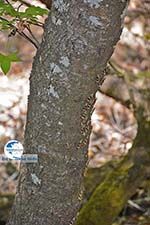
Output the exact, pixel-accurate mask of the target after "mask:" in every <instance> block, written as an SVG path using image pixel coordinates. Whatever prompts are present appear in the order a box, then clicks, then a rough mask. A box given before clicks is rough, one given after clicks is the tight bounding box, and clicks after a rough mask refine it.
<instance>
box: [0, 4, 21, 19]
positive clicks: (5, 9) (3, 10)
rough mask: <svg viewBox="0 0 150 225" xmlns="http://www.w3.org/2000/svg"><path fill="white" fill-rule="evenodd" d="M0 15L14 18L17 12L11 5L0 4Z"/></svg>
mask: <svg viewBox="0 0 150 225" xmlns="http://www.w3.org/2000/svg"><path fill="white" fill-rule="evenodd" d="M0 14H1V15H9V16H13V17H15V16H17V15H18V12H17V11H16V10H15V9H14V8H13V7H12V6H11V5H9V4H5V3H3V2H0Z"/></svg>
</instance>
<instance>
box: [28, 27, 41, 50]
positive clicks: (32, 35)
mask: <svg viewBox="0 0 150 225" xmlns="http://www.w3.org/2000/svg"><path fill="white" fill-rule="evenodd" d="M26 29H27V30H28V32H29V33H30V35H31V37H32V38H33V39H34V40H35V42H36V43H37V45H38V46H39V45H40V43H39V42H38V40H37V39H36V37H35V36H34V34H33V33H32V31H31V29H30V27H29V26H26Z"/></svg>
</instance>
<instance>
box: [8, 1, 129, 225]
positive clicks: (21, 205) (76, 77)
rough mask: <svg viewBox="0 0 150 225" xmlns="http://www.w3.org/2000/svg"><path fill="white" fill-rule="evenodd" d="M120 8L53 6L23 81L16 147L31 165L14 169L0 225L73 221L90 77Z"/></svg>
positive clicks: (105, 54) (110, 4)
mask: <svg viewBox="0 0 150 225" xmlns="http://www.w3.org/2000/svg"><path fill="white" fill-rule="evenodd" d="M125 6H126V1H123V0H114V1H110V0H103V1H101V0H96V1H87V0H84V1H83V0H82V1H81V0H78V1H73V0H72V1H70V0H64V1H54V4H53V9H52V12H51V14H50V15H49V17H48V19H47V21H46V25H45V33H44V37H43V40H42V44H41V46H40V48H39V49H38V51H37V54H36V57H35V59H34V63H33V69H32V72H31V77H30V95H29V102H28V115H27V124H26V131H25V143H24V146H25V151H26V152H27V153H30V154H31V153H32V154H38V157H39V161H38V163H37V164H36V163H35V164H32V165H31V164H26V165H24V166H22V167H21V172H20V178H19V184H18V189H17V194H16V198H15V202H14V206H13V209H12V212H11V216H10V219H9V222H8V223H7V225H31V224H34V225H39V224H44V225H50V224H51V225H58V224H59V225H69V224H70V223H72V222H73V221H74V218H75V216H76V213H77V211H78V210H79V207H80V200H79V198H78V195H79V194H80V191H81V188H80V186H81V181H82V176H83V172H84V168H85V164H86V155H87V154H86V152H87V142H86V139H87V136H88V134H89V126H88V124H89V115H90V111H91V106H92V105H93V101H94V94H95V92H96V89H97V84H96V77H97V76H98V75H100V76H98V77H99V80H101V78H102V77H103V76H104V75H102V71H103V69H104V68H105V66H106V63H107V60H108V59H109V58H110V56H111V54H112V52H113V49H114V46H115V44H116V42H117V41H118V39H119V36H120V33H121V21H122V16H121V14H122V13H123V10H124V8H125ZM100 82H101V81H100ZM89 96H91V97H90V98H89ZM85 142H86V143H85Z"/></svg>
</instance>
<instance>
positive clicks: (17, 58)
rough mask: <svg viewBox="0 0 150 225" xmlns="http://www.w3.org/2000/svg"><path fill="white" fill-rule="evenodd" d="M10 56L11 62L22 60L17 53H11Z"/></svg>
mask: <svg viewBox="0 0 150 225" xmlns="http://www.w3.org/2000/svg"><path fill="white" fill-rule="evenodd" d="M8 58H9V59H10V61H11V62H20V61H21V60H20V58H19V57H18V56H17V53H16V52H14V53H11V54H10V55H8Z"/></svg>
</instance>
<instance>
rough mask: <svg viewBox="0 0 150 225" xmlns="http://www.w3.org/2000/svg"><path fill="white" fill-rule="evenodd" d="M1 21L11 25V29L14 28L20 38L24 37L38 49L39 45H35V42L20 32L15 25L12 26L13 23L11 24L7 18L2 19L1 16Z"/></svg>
mask: <svg viewBox="0 0 150 225" xmlns="http://www.w3.org/2000/svg"><path fill="white" fill-rule="evenodd" d="M0 19H1V20H4V21H6V22H7V23H8V25H9V26H10V27H12V28H13V29H15V30H16V32H17V33H18V34H19V35H20V36H22V37H24V38H25V39H26V40H28V41H30V42H31V43H32V44H33V45H34V47H36V48H37V49H38V47H39V45H38V44H37V43H35V42H34V41H33V40H32V39H31V38H30V37H29V36H28V35H26V34H25V33H24V32H23V31H22V32H20V31H19V29H18V28H17V27H16V26H14V25H13V24H11V23H10V22H9V20H7V19H5V18H3V17H1V16H0Z"/></svg>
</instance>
